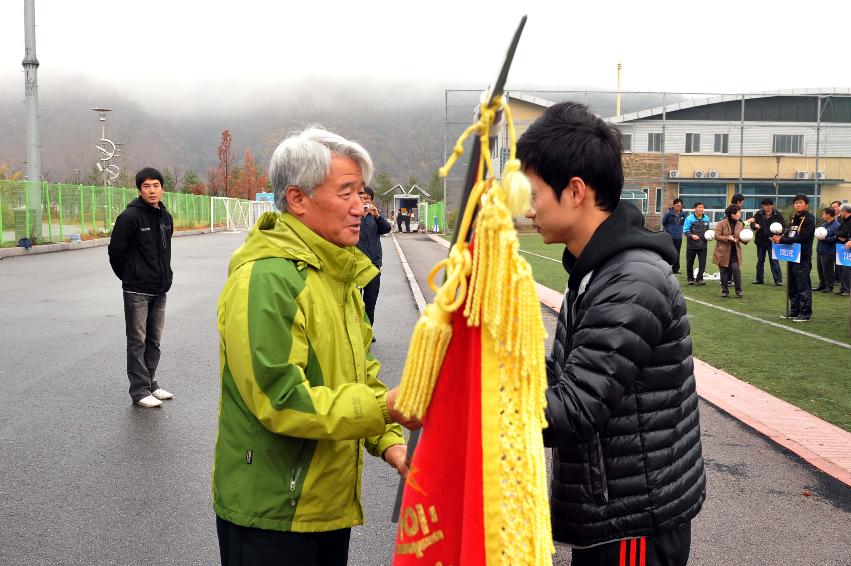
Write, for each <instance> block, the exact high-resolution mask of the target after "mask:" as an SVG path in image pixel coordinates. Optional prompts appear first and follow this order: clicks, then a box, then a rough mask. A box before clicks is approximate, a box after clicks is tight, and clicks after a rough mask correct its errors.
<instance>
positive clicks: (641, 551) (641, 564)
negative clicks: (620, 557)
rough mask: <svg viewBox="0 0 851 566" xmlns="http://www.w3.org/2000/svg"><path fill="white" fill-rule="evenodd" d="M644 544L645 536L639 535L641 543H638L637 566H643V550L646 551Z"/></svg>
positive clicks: (645, 541)
mask: <svg viewBox="0 0 851 566" xmlns="http://www.w3.org/2000/svg"><path fill="white" fill-rule="evenodd" d="M646 544H647V537H641V543H640V549H641V550H640V554H641V557H640V558H639V559H638V566H645V564H644V556H645V551H646V548H645V546H646Z"/></svg>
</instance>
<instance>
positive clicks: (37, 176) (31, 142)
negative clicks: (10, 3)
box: [21, 0, 42, 242]
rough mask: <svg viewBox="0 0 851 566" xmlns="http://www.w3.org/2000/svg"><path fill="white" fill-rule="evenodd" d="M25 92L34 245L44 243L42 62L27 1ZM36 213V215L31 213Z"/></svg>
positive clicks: (32, 3) (30, 1)
mask: <svg viewBox="0 0 851 566" xmlns="http://www.w3.org/2000/svg"><path fill="white" fill-rule="evenodd" d="M21 64H22V65H23V67H24V90H25V93H26V102H27V170H26V174H27V193H28V196H29V199H28V207H27V211H26V214H27V215H28V216H29V219H30V221H29V225H30V233H29V234H28V237H29V238H30V239H31V240H33V241H36V242H37V241H39V240H40V239H41V234H42V227H41V193H42V185H41V142H40V140H39V135H38V59H37V58H36V56H35V0H24V60H23V62H22V63H21ZM30 211H32V212H30Z"/></svg>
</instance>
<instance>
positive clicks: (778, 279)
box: [756, 246, 783, 283]
mask: <svg viewBox="0 0 851 566" xmlns="http://www.w3.org/2000/svg"><path fill="white" fill-rule="evenodd" d="M766 259H768V263H769V265H771V276H772V277H774V282H775V283H783V271H782V270H781V269H780V262H779V261H778V260H776V259H771V246H768V247H765V246H757V247H756V280H757V281H759V282H760V283H763V282H764V279H763V273H764V272H765V270H764V269H763V267H764V264H765V260H766Z"/></svg>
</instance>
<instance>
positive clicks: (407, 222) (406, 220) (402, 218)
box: [396, 216, 411, 232]
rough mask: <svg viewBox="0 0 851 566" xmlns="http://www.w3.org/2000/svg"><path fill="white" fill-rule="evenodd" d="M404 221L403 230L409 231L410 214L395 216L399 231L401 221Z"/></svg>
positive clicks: (400, 229)
mask: <svg viewBox="0 0 851 566" xmlns="http://www.w3.org/2000/svg"><path fill="white" fill-rule="evenodd" d="M403 222H404V223H405V232H410V231H411V217H410V216H397V217H396V226H397V227H398V228H399V231H400V232H401V231H402V223H403Z"/></svg>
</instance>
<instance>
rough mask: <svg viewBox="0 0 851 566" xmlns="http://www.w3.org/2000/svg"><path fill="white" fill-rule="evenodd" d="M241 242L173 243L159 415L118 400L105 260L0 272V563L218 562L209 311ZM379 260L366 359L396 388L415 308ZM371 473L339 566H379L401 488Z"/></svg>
mask: <svg viewBox="0 0 851 566" xmlns="http://www.w3.org/2000/svg"><path fill="white" fill-rule="evenodd" d="M243 236H244V235H241V234H215V235H204V236H188V237H182V238H175V239H174V242H173V256H174V258H173V264H174V271H175V283H174V288H173V289H172V291H171V292H170V293H169V296H168V305H167V309H166V325H165V333H164V337H163V346H162V348H163V356H162V363H161V364H160V369H159V372H158V377H159V380H160V383H161V384H162V385H163V386H164V387H166V388H168V389H169V390H170V391H172V392H173V393H174V394H175V396H176V399H175V400H174V401H172V402H168V403H166V406H165V407H164V408H163V409H158V410H144V409H139V408H136V407H133V406H132V405H131V404H130V398H129V396H128V395H127V386H128V383H127V377H126V373H125V365H124V361H125V360H124V356H125V354H124V352H125V350H124V340H125V339H124V319H123V310H122V301H121V288H120V284H119V282H118V281H117V280H116V279H115V277H114V275H113V274H112V272H111V271H110V270H109V266H108V263H107V260H106V248H105V247H100V248H92V249H87V250H78V251H73V252H64V253H55V254H44V255H39V256H31V257H15V258H5V259H2V260H0V296H2V297H3V300H2V301H0V321H2V327H0V383H2V384H3V387H2V388H0V454H2V457H0V478H2V479H0V564H4V565H5V564H26V565H31V564H63V565H65V564H86V565H91V564H99V565H100V564H180V565H183V564H199V565H210V564H216V563H217V561H218V554H217V553H218V546H217V542H216V536H215V523H214V521H215V517H214V515H213V512H212V507H211V504H210V493H211V491H210V490H211V487H210V471H211V467H212V464H213V460H212V455H213V445H214V442H215V436H216V418H217V413H218V395H219V383H218V335H217V332H216V318H215V305H216V298H217V296H218V293H219V291H220V290H221V287H222V284H223V283H224V280H225V274H226V269H227V262H228V259H229V257H230V254H231V253H232V252H233V250H234V249H236V247H237V246H238V245H239V244H240V243H241V241H242V239H243ZM388 242H389V240H388ZM387 257H388V260H389V261H388V262H387V263H388V265H387V267H386V269H385V277H384V282H383V287H382V291H383V294H382V298H381V301H380V303H379V306H378V310H377V318H378V319H379V321H380V324H379V325H378V326H377V329H376V334H377V338H378V341H377V342H376V344H375V352H376V354H377V356H378V357H379V358H380V359H381V360H382V361H383V363H384V372H383V375H384V376H385V377H386V379H387V381H388V382H389V383H391V384H395V383H397V382H398V377H399V375H400V374H401V370H402V367H403V363H404V352H405V350H406V348H407V342H408V338H409V329H411V328H413V325H414V323H415V322H416V317H417V311H416V306H415V305H414V302H413V299H412V298H411V293H410V290H409V288H408V284H407V282H406V281H405V279H404V277H403V276H402V272H401V265H400V263H399V260H398V259H397V256H396V253H395V251H394V249H393V247H392V245H391V246H390V248H389V249H388V250H387ZM399 329H401V331H400V330H399ZM366 460H367V465H366V472H365V481H364V489H363V500H364V501H365V512H366V517H367V526H366V527H363V528H359V529H355V530H354V533H353V536H352V550H351V560H350V563H351V564H360V565H367V564H369V565H372V564H389V557H390V556H391V552H392V542H393V535H394V526H393V525H392V524H391V523H390V522H389V514H390V508H391V507H392V502H393V499H394V497H395V490H396V485H397V479H396V478H397V477H398V476H397V475H396V473H395V471H393V470H391V469H390V468H389V467H388V466H387V465H386V464H384V463H383V462H380V461H377V460H375V459H374V458H372V457H367V458H366Z"/></svg>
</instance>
